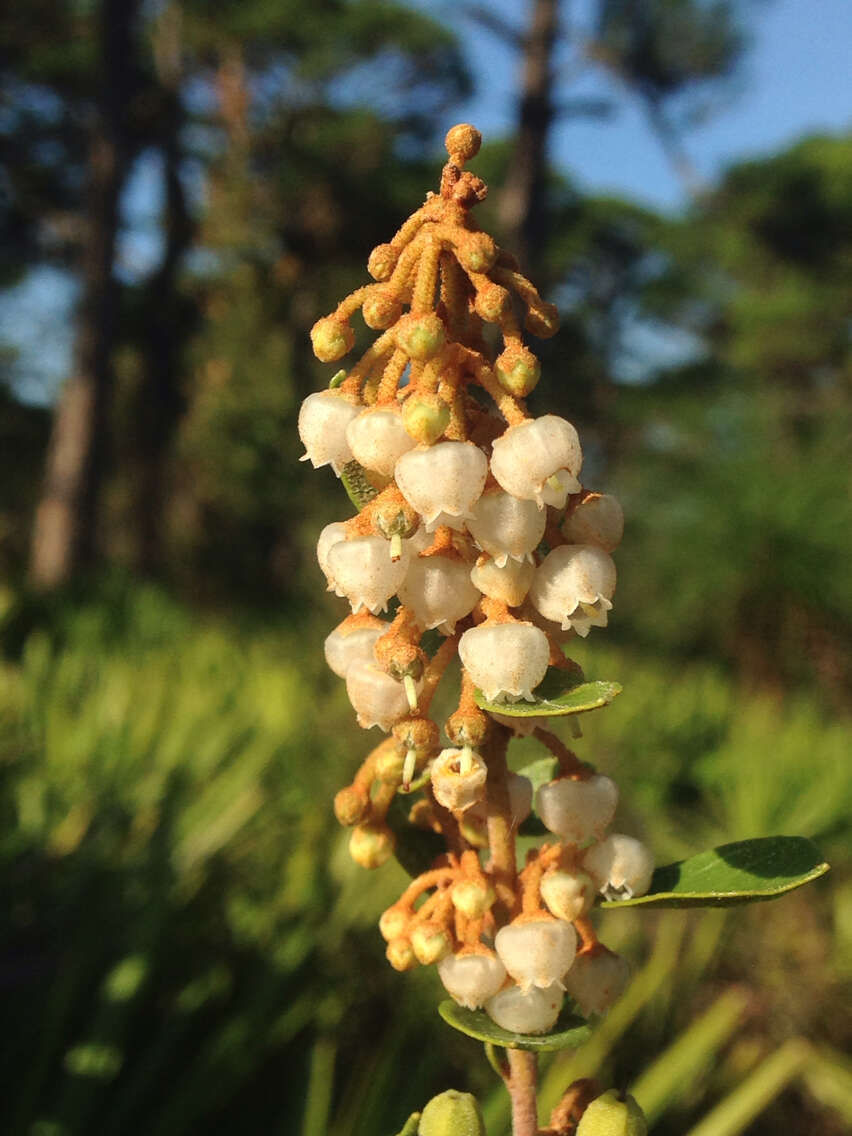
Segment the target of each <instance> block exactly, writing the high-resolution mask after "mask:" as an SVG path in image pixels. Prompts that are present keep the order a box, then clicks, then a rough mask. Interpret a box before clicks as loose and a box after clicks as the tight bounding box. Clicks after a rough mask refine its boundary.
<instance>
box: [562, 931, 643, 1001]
mask: <svg viewBox="0 0 852 1136" xmlns="http://www.w3.org/2000/svg"><path fill="white" fill-rule="evenodd" d="M629 980H630V966H629V965H628V962H627V960H626V959H623V958H621V956H620V955H616V954H613V952H612V951H608V950H607V949H606V947H601V948H599V949H597V950H592V951H588V952H585V953H581V954H579V955H577V957H576V959H575V960H574V965H573V966H572V967H571V969H570V970H569V971H568V973H567V974H566V975H565V989H566V990H567V991H568V993H569V994H570V995H571V997H572V998H573V999H574V1001H575V1002H576V1003H577V1005H578V1007H579V1009H580V1013H581V1014H582V1015H583V1017H584V1018H588V1017H589V1015H590V1014H605V1013H606V1012H607V1010H608V1009H609V1008H610V1006H611V1005H612V1004H613V1003H614V1002H616V1001H617V1000H618V999H619V998H620V997H621V995H622V994H623V993H624V991H625V989H626V988H627V983H628V981H629Z"/></svg>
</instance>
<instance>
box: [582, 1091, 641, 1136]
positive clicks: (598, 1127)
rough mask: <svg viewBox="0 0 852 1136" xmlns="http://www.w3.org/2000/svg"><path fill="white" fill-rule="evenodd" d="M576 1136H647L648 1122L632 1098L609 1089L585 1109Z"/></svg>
mask: <svg viewBox="0 0 852 1136" xmlns="http://www.w3.org/2000/svg"><path fill="white" fill-rule="evenodd" d="M576 1136H648V1122H647V1120H646V1119H645V1114H644V1113H643V1111H642V1109H641V1108H640V1107H639V1105H638V1104H637V1103H636V1101H635V1100H634V1099H633V1097H631V1096H627V1097H625V1098H624V1100H622V1099H621V1098H620V1097H619V1095H618V1092H617V1090H616V1089H610V1090H609V1092H608V1093H604V1094H603V1096H600V1097H598V1098H597V1100H593V1101H592V1103H591V1104H590V1105H589V1106H588V1107H587V1108H586V1110H585V1112H584V1113H583V1115H582V1117H581V1118H580V1123H579V1124H578V1125H577V1132H576Z"/></svg>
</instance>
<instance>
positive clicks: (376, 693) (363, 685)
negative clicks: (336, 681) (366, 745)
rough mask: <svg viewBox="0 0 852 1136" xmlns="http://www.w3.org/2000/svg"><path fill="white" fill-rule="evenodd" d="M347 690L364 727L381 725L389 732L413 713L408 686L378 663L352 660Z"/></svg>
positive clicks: (347, 674)
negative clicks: (394, 677)
mask: <svg viewBox="0 0 852 1136" xmlns="http://www.w3.org/2000/svg"><path fill="white" fill-rule="evenodd" d="M346 693H347V694H348V695H349V701H350V702H351V703H352V707H353V709H354V710H355V713H356V715H357V717H358V725H359V726H360V727H361V728H362V729H364V730H369V729H370V728H371V727H372V726H378V727H379V728H380V729H382V730H384V731H385V732H386V733H387V731H388V730H390V729H391V727H392V726H393V725H394V723H396V722H398V721H399V720H400V719H401V718H405V717H407V716H408V715H409V714H410V713H411V707H410V706H409V704H408V695H407V694H406V690H405V686H404V685H403V684H402V683H401V682H397V681H396V680H395V679H393V678H391V677H390V675H388V674H385V672H384V671H383V670H382V669H381V668H380V667H379V666H378V665H377V664H375V663H353V664H352V666H351V667H350V668H349V670H348V671H347V673H346Z"/></svg>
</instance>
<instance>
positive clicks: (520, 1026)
mask: <svg viewBox="0 0 852 1136" xmlns="http://www.w3.org/2000/svg"><path fill="white" fill-rule="evenodd" d="M478 148H479V135H478V132H477V131H475V130H474V129H473V127H470V126H466V125H462V126H457V127H454V128H453V129H452V130H451V131H450V133H449V134H448V135H447V149H448V152H449V156H450V160H449V162H448V163H447V165H446V166H445V168H444V171H443V175H442V179H441V190H440V193H439V194H430V195H429V196H428V198H427V200H426V203H425V204H424V205H423V206H422V208H421V209H419V210H417V211H416V212H415V213H414V214H413V215H412V217H411V218H410V219H409V220H408V221H407V222H406V223H405V224H404V225H403V227H402V228H401V229H400V231H399V232H398V233H397V234H396V236H395V237H394V238H393V240H392V241H391V242H390V243H388V244H385V245H380V246H379V247H378V248H376V249H374V250H373V253H372V254H371V256H370V259H369V264H368V268H369V271H370V274H371V275H372V276H373V278H374V280H375V283H373V284H370V285H367V286H365V287H363V288H361V289H359V290H357V291H356V292H354V293H353V294H352V295H351V296H349V297H347V298H346V299H345V300H344V301H343V302H342V303H341V304H340V305H339V306H338V308H337V309H336V310H335V311H334V312H333V313H332V314H331V315H329V316H326V317H325V318H323V319H321V320H319V321H318V322H317V323H316V324H315V325H314V328H313V330H312V333H311V338H312V341H313V347H314V352H315V354H316V355H317V357H318V358H319V359H320V360H322V361H324V362H329V363H331V362H337V361H338V360H340V359H342V358H343V357H344V356H345V355H346V354H347V353H348V352H349V351H350V350H351V349H352V348H353V346H354V343H355V332H354V329H353V328H352V326H351V323H350V320H351V318H352V316H353V315H354V314H355V312H356V311H357V310H359V309H360V311H361V313H362V315H363V319H364V322H365V323H366V325H367V327H368V328H372V329H375V330H376V331H378V332H380V334H379V336H378V338H377V339H376V340H375V341H374V342H373V344H372V345H371V346H370V347H369V348H368V349H367V350H366V351H365V352H364V353H363V354H362V355H361V356H360V358H359V359H358V360H357V362H355V364H354V365H353V366H352V367H350V369H349V370H345V371H341V372H338V374H337V375H336V376H335V377H334V379H333V380H332V384H331V387H330V389H328V390H324V391H319V392H317V393H315V394H312V395H310V396H309V397H308V398H307V399H305V401H304V403H303V404H302V408H301V411H300V415H299V433H300V437H301V439H302V442H303V444H304V446H305V451H306V453H305V459H306V460H310V461H311V463H312V464H313V465H314V466H315V467H320V466H324V465H330V466H331V468H332V469H333V470H334V472H335V473H336V474H338V475H339V476H341V477H342V478H343V480H344V483H345V484H346V487H347V490H348V491H349V493H350V496H351V497H352V498H353V500H355V502H356V503H357V504H358V506H359V512H358V513H357V514H356V515H354V516H352V517H350V518H349V519H348V520H344V521H339V522H335V523H333V524H330V525H328V526H326V528H325V529H323V531H322V533H321V534H320V538H319V541H318V544H317V558H318V560H319V564H320V567H321V569H322V571H323V573H324V575H325V577H326V580H327V583H328V587H329V589H330V590H331V591H333V592H335V593H336V594H337V595H338V596H340V597H342V598H345V599H346V600H347V601H348V602H349V605H350V608H351V614H349V615H348V616H347V617H346V618H345V619H344V620H343V622H342V623H341V624H340V625H339V626H338V627H336V628H335V629H334V630H333V631H332V632H331V634H330V635H329V636H328V638H327V639H326V642H325V655H326V659H327V661H328V664H329V666H330V667H331V669H332V670H333V671H334V672H335V674H337V675H339V676H340V677H341V678H343V679H344V680H345V682H346V690H347V693H348V696H349V699H350V701H351V703H352V706H353V707H354V710H355V713H356V715H357V718H358V722H359V724H360V725H361V726H362V727H363V728H365V729H370V728H372V727H378V728H379V729H380V730H382V731H383V732H384V733H386V734H388V735H389V736H388V737H387V738H385V739H384V740H383V741H382V742H381V743H380V744H379V745H378V746H377V747H376V748H375V749H374V750H373V752H372V753H371V754H370V755H369V756H368V757H367V759H366V760H365V761H364V762H363V763H362V765H361V767H360V769H359V770H358V771H357V773H356V775H355V778H354V780H353V781H352V783H351V784H350V785H348V786H347V787H346V788H344V789H342V790H341V791H340V792H339V793H338V795H337V797H336V799H335V812H336V815H337V818H338V820H339V821H340V822H341V823H342V824H344V825H347V826H350V827H351V828H352V835H351V839H350V851H351V853H352V856H353V857H354V858H355V860H356V861H357V862H358V863H359V864H362V865H363V866H364V867H368V868H372V867H377V866H379V865H380V864H382V863H384V862H385V861H386V860H387V859H388V857H389V856H390V855H392V853H393V851H394V843H395V838H394V835H393V832H392V830H391V827H390V826H389V824H388V822H387V817H388V812H389V809H390V807H391V805H392V804H393V802H394V800H395V799H396V798H397V795H398V794H403V795H406V796H404V798H403V799H405V800H407V802H408V803H409V805H411V802H412V801H413V805H411V807H410V809H409V815H410V820H411V822H412V823H413V824H414V825H416V826H419V827H420V828H423V829H426V830H431V831H433V832H436V833H439V834H440V835H441V836H442V837H443V839H444V842H445V848H446V850H445V852H444V853H443V854H441V855H440V856H439V857H437V859H436V860H435V861H434V863H433V864H432V866H431V867H430V868H429V869H428V870H427V871H425V872H423V873H422V874H421V875H420V876H418V877H417V878H416V879H415V880H414V881H413V882H412V884H411V885H410V887H409V888H408V889H407V890H406V891H405V893H404V894H403V895H402V896H401V898H400V899H399V901H398V902H397V903H395V904H394V905H393V906H392V907H391V908H389V909H388V910H387V911H386V912H385V913H384V915H383V916H382V919H381V924H380V929H381V932H382V934H383V936H384V938H385V939H386V941H387V957H388V959H389V961H390V962H391V964H392V965H393V966H394V967H396V968H397V969H398V970H407V969H409V968H411V967H413V966H415V965H417V964H418V963H420V964H423V965H429V964H433V963H434V964H437V966H438V973H439V974H440V977H441V981H442V982H443V984H444V986H445V987H446V989H447V990H448V992H449V993H450V995H451V996H452V997H453V998H454V999H455V1000H456V1001H457V1002H459V1003H461V1004H462V1005H464V1006H467V1007H471V1008H478V1007H484V1008H485V1009H486V1011H487V1013H488V1014H489V1015H490V1016H491V1018H492V1019H493V1020H494V1021H495V1022H496V1023H497V1024H498V1025H500V1026H502V1027H504V1028H505V1029H509V1030H512V1031H515V1032H521V1033H540V1032H545V1031H547V1030H549V1029H550V1028H551V1027H552V1025H553V1024H554V1022H555V1021H556V1018H557V1016H558V1014H559V1012H560V1009H561V1006H562V1003H563V998H564V994H565V991H566V990H567V991H568V993H569V994H570V995H571V997H572V998H573V999H574V1002H575V1003H576V1004H577V1006H578V1007H579V1008H580V1009H581V1011H582V1012H584V1013H586V1014H590V1013H601V1012H603V1011H604V1010H605V1009H606V1007H607V1006H608V1005H609V1004H610V1003H611V1001H612V1000H613V999H614V998H615V997H617V995H618V994H619V993H620V991H621V989H622V987H623V985H624V982H625V980H626V967H625V964H624V963H623V961H622V960H621V959H619V958H617V956H615V955H613V954H612V953H611V952H609V951H608V950H607V949H606V948H605V947H603V946H602V945H601V944H600V943H599V941H598V940H597V937H596V935H595V932H594V929H593V927H592V924H591V922H590V920H589V918H588V915H589V911H590V908H591V906H592V903H593V901H594V899H595V897H596V895H597V894H598V893H600V894H601V895H604V896H606V897H607V898H618V897H620V896H630V895H640V894H643V893H644V891H646V890H647V888H648V886H649V882H650V874H651V869H652V866H653V865H652V863H651V860H650V856H649V854H648V852H647V850H646V849H644V848H643V847H642V845H640V844H639V843H638V842H637V841H635V840H633V839H631V838H630V837H627V836H621V835H610V836H606V835H605V833H606V830H607V828H608V826H609V825H610V823H611V821H612V819H613V815H614V812H615V808H616V803H617V798H618V793H617V789H616V786H615V784H614V783H613V782H612V781H611V780H610V779H609V778H607V777H604V776H601V775H598V774H596V773H594V771H593V770H591V769H590V768H589V767H588V766H586V765H584V764H582V763H581V762H580V761H579V759H578V758H577V757H576V756H575V755H574V754H573V753H572V752H571V751H570V750H569V749H567V747H566V746H565V745H564V744H563V743H562V742H561V740H560V739H559V738H558V737H557V736H556V735H554V734H553V733H551V732H550V731H549V730H547V729H546V728H545V725H546V718H545V717H544V716H540V717H538V716H534V717H525V718H519V717H514V716H512V706H513V704H515V703H518V702H528V703H536V701H537V694H536V691H537V689H538V688H539V686H540V684H541V683H542V681H543V680H544V679H545V676H546V675H547V674H548V673H549V672H550V673H552V672H553V671H554V669H555V670H556V671H557V672H558V671H561V672H563V673H564V675H565V678H566V685H569V679H570V678H571V676H572V675H575V674H576V673H577V671H578V668H577V666H576V664H575V663H573V662H572V661H571V660H570V659H568V658H567V657H566V655H565V652H564V649H563V647H564V644H565V642H566V641H567V640H568V639H570V638H571V637H574V636H580V637H585V636H587V635H588V634H589V632H590V629H591V628H592V627H605V626H606V624H607V619H608V615H609V612H610V610H611V609H612V600H613V595H614V592H615V584H616V571H615V565H614V563H613V560H612V556H611V553H612V552H613V551H614V550H615V548H616V547H617V545H618V543H619V541H620V539H621V532H622V527H623V518H622V514H621V509H620V507H619V505H618V502H617V501H616V500H615V499H614V498H613V497H611V496H608V495H606V494H600V493H596V492H591V491H588V490H586V489H585V488H584V487H583V485H582V484H581V482H580V480H579V478H580V473H581V468H582V460H583V455H582V450H581V446H580V440H579V437H578V435H577V431H576V430H575V429H574V427H573V426H572V425H571V423H570V422H568V421H566V420H565V419H564V418H561V417H558V416H557V415H553V414H546V415H544V416H542V417H538V418H532V417H530V416H529V415H528V413H527V410H526V407H525V404H524V402H523V399H524V398H525V396H526V395H528V394H529V393H530V392H531V391H532V389H533V388H534V387H535V385H536V383H537V381H538V378H539V373H540V366H539V362H538V359H537V358H536V356H535V355H534V354H533V352H532V351H531V350H530V349H529V347H527V346H526V344H525V343H524V339H523V330H522V326H521V322H520V318H519V313H520V312H522V311H523V313H524V321H523V328H524V329H525V330H526V331H528V332H530V333H531V334H533V335H536V336H539V337H546V336H549V335H552V334H553V333H554V332H555V331H556V330H557V328H558V320H557V315H556V310H555V308H553V306H552V305H550V304H547V303H545V302H544V301H543V300H542V299H541V297H540V296H539V294H538V292H537V291H536V289H535V288H534V286H533V285H532V284H531V283H530V282H529V281H528V280H527V279H526V278H525V277H524V276H522V275H521V273H520V272H519V270H518V265H517V263H516V262H515V261H514V259H513V258H512V257H511V256H510V255H508V254H507V253H505V252H504V251H503V250H501V249H500V248H498V246H497V245H496V244H495V243H494V241H493V240H492V239H491V237H489V236H488V235H487V234H486V233H484V232H482V231H481V230H480V229H479V228H478V227H477V226H476V224H475V223H474V221H473V219H472V217H471V214H470V209H471V207H472V206H473V205H475V204H476V203H477V202H478V201H481V200H482V199H483V197H484V196H485V193H486V189H485V186H484V184H483V183H482V182H481V181H480V179H478V178H476V177H474V176H473V175H472V174H470V173H469V172H466V171H465V170H464V165H465V162H466V161H467V160H469V159H470V158H471V157H473V156H474V155H475V154H476V152H477V150H478ZM487 325H493V327H494V328H496V330H497V333H498V335H499V337H500V339H501V341H502V348H501V349H500V350H499V351H495V350H492V349H490V348H489V346H488V342H489V335H488V333H487ZM389 611H390V612H391V614H390V615H388V614H386V613H388V612H389ZM383 617H384V618H383ZM429 633H431V635H430V634H429ZM456 656H457V657H458V658H459V660H460V662H461V689H460V697H459V700H458V705H457V708H456V709H455V711H454V712H453V713H452V714H451V715H450V717H449V718H448V719H447V720H446V721H445V722H444V723H442V725H443V733H444V739H445V740H446V741H447V742H448V743H449V744H448V745H442V737H441V730H440V729H439V725H438V723H437V722H436V721H434V720H433V718H432V717H430V707H431V703H432V699H433V696H434V694H435V690H436V687H437V686H438V683H439V682H440V680H441V678H442V676H443V675H444V673H445V671H446V670H447V668H448V666H449V664H450V663H451V662H452V660H453V659H454V658H455V657H456ZM481 704H484V705H486V706H487V707H488V710H486V709H483V708H482V705H481ZM504 706H505V709H506V713H505V715H504V714H502V713H500V710H501V709H502V708H503V707H504ZM518 724H522V726H523V729H524V730H525V731H526V732H532V733H534V735H535V736H536V738H537V739H538V740H539V741H541V742H542V744H543V745H544V746H545V747H546V748H547V749H548V750H549V751H550V752H551V753H552V754H553V756H554V757H555V758H556V759H557V761H558V765H559V776H557V778H556V779H555V780H553V781H551V782H550V783H549V784H545V785H543V786H541V787H540V788H539V790H538V793H537V794H536V800H535V808H536V812H537V813H538V815H539V817H540V818H541V820H542V821H543V822H544V824H545V826H546V827H547V829H548V830H549V831H550V832H551V833H552V834H554V836H556V837H557V838H558V839H557V840H556V841H553V842H550V843H545V844H543V845H542V846H541V847H539V848H537V849H533V850H532V851H530V852H529V854H528V856H527V863H526V866H525V867H524V868H523V870H521V871H518V868H517V864H516V854H515V836H516V833H517V830H518V827H519V825H520V824H522V823H523V821H524V820H525V819H526V817H527V816H528V814H529V813H530V811H531V808H532V807H533V786H532V784H531V782H530V781H529V780H527V779H526V778H525V777H523V776H520V775H518V774H514V773H510V772H509V770H508V766H507V764H506V746H507V744H508V740H509V738H510V736H511V733H512V732H513V731H514V730H516V728H518ZM415 793H419V794H420V795H419V796H416V797H415V795H414V794H415Z"/></svg>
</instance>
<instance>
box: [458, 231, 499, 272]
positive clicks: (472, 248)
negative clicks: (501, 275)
mask: <svg viewBox="0 0 852 1136" xmlns="http://www.w3.org/2000/svg"><path fill="white" fill-rule="evenodd" d="M497 251H498V250H497V245H496V244H495V243H494V240H493V238H492V237H489V235H488V234H487V233H466V234H465V236H464V237H463V238H462V240H461V241H460V242H459V246H458V250H457V253H456V255H457V256H458V259H459V264H460V265H461V266H462V268H466V269H467V270H468V272H488V270H489V269H490V268H493V267H494V262H495V260H496V259H497Z"/></svg>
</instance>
